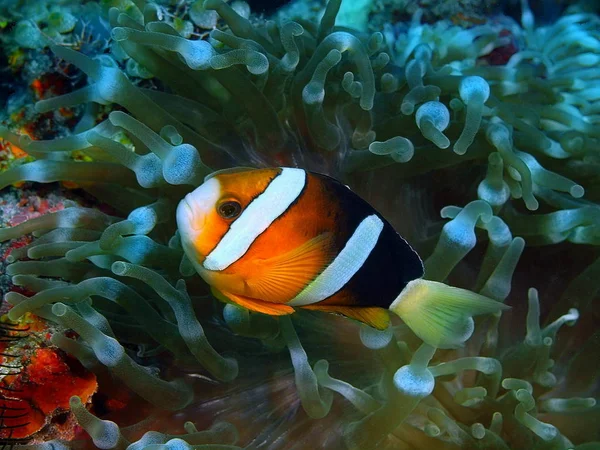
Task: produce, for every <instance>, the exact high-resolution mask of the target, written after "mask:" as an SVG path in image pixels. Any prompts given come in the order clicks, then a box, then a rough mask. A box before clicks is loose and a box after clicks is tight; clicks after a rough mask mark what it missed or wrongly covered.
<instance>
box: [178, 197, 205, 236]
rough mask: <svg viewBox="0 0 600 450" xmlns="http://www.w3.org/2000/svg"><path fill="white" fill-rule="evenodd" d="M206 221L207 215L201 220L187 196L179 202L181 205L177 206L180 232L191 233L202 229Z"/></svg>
mask: <svg viewBox="0 0 600 450" xmlns="http://www.w3.org/2000/svg"><path fill="white" fill-rule="evenodd" d="M205 221H206V217H205V216H203V217H202V220H199V218H198V215H197V214H195V213H194V209H193V208H192V206H191V205H190V202H189V199H188V198H187V196H186V197H185V198H184V199H182V200H181V201H180V202H179V206H178V207H177V228H179V231H180V233H182V234H190V233H192V232H198V231H201V230H202V229H203V228H204V224H205Z"/></svg>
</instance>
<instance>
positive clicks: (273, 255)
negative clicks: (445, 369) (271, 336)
mask: <svg viewBox="0 0 600 450" xmlns="http://www.w3.org/2000/svg"><path fill="white" fill-rule="evenodd" d="M177 226H178V230H179V234H180V237H181V243H182V246H183V249H184V252H185V254H186V256H187V258H188V259H189V260H190V261H191V263H192V264H193V265H194V267H195V269H196V271H197V272H198V273H199V274H200V276H201V277H202V278H203V279H204V280H205V281H206V282H207V283H208V284H209V285H210V286H211V289H212V291H213V293H214V295H215V296H216V297H217V298H218V299H220V300H222V301H225V302H231V303H234V304H237V305H239V306H241V307H243V308H246V309H248V310H250V311H255V312H259V313H263V314H268V315H273V316H280V315H286V314H292V313H293V312H294V311H295V309H296V308H304V309H312V310H318V311H325V312H330V313H337V314H342V315H344V316H346V317H349V318H351V319H355V320H358V321H360V322H363V323H365V324H367V325H369V326H371V327H374V328H377V329H380V330H382V329H385V328H386V327H387V326H388V325H389V321H390V319H389V310H391V311H393V312H394V313H396V314H397V315H399V316H400V317H401V318H402V319H403V320H404V322H405V323H406V324H407V325H408V326H409V327H410V328H411V329H412V330H413V331H414V332H415V333H416V334H417V335H418V336H419V337H420V338H421V339H423V340H424V341H425V342H427V343H429V344H431V345H434V346H436V347H443V348H449V347H456V346H459V345H461V344H462V343H463V342H464V341H465V340H466V339H467V338H468V337H470V335H471V334H472V332H473V320H472V318H471V316H473V315H475V314H484V313H490V312H496V311H499V310H501V309H502V308H503V307H504V305H502V304H501V303H498V302H496V301H493V300H490V299H487V298H485V297H482V296H479V295H477V294H474V293H472V292H470V291H466V290H463V289H458V288H452V287H450V286H446V285H445V284H442V283H437V282H433V281H426V280H423V279H421V277H422V276H423V263H422V261H421V258H420V257H419V255H418V254H417V252H416V251H415V250H414V249H413V248H412V247H411V246H410V245H409V244H408V242H407V241H406V240H405V239H404V238H402V236H400V235H399V234H398V233H397V232H396V231H395V230H394V228H393V227H392V226H391V225H390V224H389V222H388V221H387V220H385V218H383V217H382V216H381V214H379V213H378V212H377V211H376V210H375V209H374V208H373V207H372V206H370V205H369V204H368V203H367V202H366V201H365V200H363V199H362V198H360V197H359V196H358V195H357V194H355V193H354V192H352V191H351V190H350V188H349V187H347V186H345V185H343V184H342V183H340V182H339V181H337V180H335V179H333V178H331V177H328V176H326V175H321V174H317V173H311V172H307V171H305V170H303V169H296V168H268V169H247V168H237V169H226V170H222V171H218V172H216V173H214V174H211V175H209V176H208V177H207V178H206V179H205V181H204V183H203V184H202V185H201V186H199V187H198V188H196V189H195V190H194V191H192V192H190V193H189V194H187V195H186V196H185V198H184V199H183V200H182V201H181V202H180V204H179V205H178V207H177Z"/></svg>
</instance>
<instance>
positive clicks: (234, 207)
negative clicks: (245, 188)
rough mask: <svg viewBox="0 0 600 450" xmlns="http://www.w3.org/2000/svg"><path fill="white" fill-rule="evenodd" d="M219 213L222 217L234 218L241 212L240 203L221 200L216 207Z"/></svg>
mask: <svg viewBox="0 0 600 450" xmlns="http://www.w3.org/2000/svg"><path fill="white" fill-rule="evenodd" d="M218 211H219V215H220V216H221V217H223V218H224V219H235V218H236V217H237V216H239V215H240V213H241V212H242V205H240V204H239V203H238V202H236V201H233V200H230V201H228V202H223V203H221V204H220V205H219V208H218Z"/></svg>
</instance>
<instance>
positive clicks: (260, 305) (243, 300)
mask: <svg viewBox="0 0 600 450" xmlns="http://www.w3.org/2000/svg"><path fill="white" fill-rule="evenodd" d="M211 290H212V292H213V295H214V296H215V297H216V298H217V299H219V300H221V301H222V302H226V303H228V302H231V303H235V304H236V305H239V306H241V307H242V308H246V309H247V310H249V311H254V312H259V313H262V314H267V315H269V316H285V315H287V314H292V313H293V312H294V308H292V307H291V306H288V305H285V304H283V303H270V302H262V301H260V300H255V299H253V298H248V297H243V296H241V295H235V294H230V293H229V292H221V291H218V290H216V289H214V288H213V289H211Z"/></svg>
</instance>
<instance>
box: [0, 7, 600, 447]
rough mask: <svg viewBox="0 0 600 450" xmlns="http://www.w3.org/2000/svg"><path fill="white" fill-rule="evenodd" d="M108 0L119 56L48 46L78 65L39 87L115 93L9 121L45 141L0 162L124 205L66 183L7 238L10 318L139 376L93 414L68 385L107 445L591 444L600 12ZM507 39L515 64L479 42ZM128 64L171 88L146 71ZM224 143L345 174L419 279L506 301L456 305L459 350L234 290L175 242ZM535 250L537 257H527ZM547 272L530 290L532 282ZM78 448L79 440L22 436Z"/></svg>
mask: <svg viewBox="0 0 600 450" xmlns="http://www.w3.org/2000/svg"><path fill="white" fill-rule="evenodd" d="M103 3H105V4H107V5H108V6H113V5H114V6H113V7H111V8H110V9H108V12H107V13H108V20H109V22H110V27H111V37H112V42H111V55H112V56H110V55H101V56H99V57H96V58H92V57H90V56H88V55H86V54H85V53H82V52H77V51H75V50H73V49H70V48H68V47H66V46H61V45H60V42H55V43H54V44H52V45H51V47H50V48H51V50H52V52H53V53H54V54H55V55H56V56H57V57H59V58H62V59H64V61H65V63H68V64H71V65H74V66H76V67H77V68H78V69H79V70H81V71H82V72H83V73H85V75H86V76H87V84H85V85H84V86H82V87H81V88H79V89H77V90H74V91H72V92H70V93H67V94H65V95H60V96H56V97H51V98H44V99H43V100H41V101H39V102H38V103H37V104H36V106H35V109H36V111H37V112H39V113H47V112H49V111H52V110H56V109H59V108H67V107H73V106H75V105H79V104H86V105H87V106H86V108H91V110H92V111H93V110H94V108H95V107H94V106H93V105H102V107H106V108H112V109H113V111H112V112H110V114H109V115H108V117H107V118H106V119H105V120H103V121H101V122H100V123H98V124H96V123H94V121H93V120H87V121H85V122H84V123H83V124H82V125H81V126H78V127H77V129H76V132H75V133H73V134H71V135H68V136H65V137H60V138H57V139H53V140H32V139H31V138H30V137H28V136H18V135H17V134H15V133H14V132H13V131H11V130H9V129H8V128H2V129H0V136H1V137H2V138H3V139H5V140H6V141H8V142H10V143H11V145H14V146H17V147H19V148H21V149H23V150H24V151H25V152H27V153H28V154H29V155H32V156H33V157H35V158H36V160H35V161H32V162H26V163H25V164H22V165H19V166H17V167H14V168H11V169H10V170H8V171H6V172H4V173H2V174H0V186H1V187H5V186H8V185H10V184H12V183H15V182H19V181H34V182H43V183H48V182H54V181H71V182H75V183H77V185H78V186H80V187H81V189H83V190H84V191H86V192H87V193H89V194H91V195H93V196H94V197H95V198H97V199H98V200H99V201H101V202H103V203H105V204H107V205H109V206H110V207H111V208H112V211H111V212H103V211H99V210H98V209H95V208H89V207H82V206H75V205H72V204H68V205H65V206H68V207H66V208H64V209H62V210H59V211H54V212H50V213H48V214H45V215H42V216H39V217H35V218H32V219H30V220H28V221H25V222H22V223H19V224H15V225H16V226H13V227H12V228H4V229H1V230H0V240H2V241H6V240H10V239H16V238H20V237H21V236H24V235H29V234H33V236H35V239H33V240H32V241H31V242H30V243H28V244H27V245H26V246H24V247H21V248H19V249H16V250H13V253H12V254H11V255H10V256H9V259H10V261H11V262H12V263H11V264H10V265H9V266H8V267H7V269H6V272H7V274H8V275H10V276H12V277H13V278H12V280H13V282H14V283H15V284H16V285H18V286H21V287H22V288H24V289H27V290H29V291H31V292H32V293H33V295H31V296H26V295H24V294H23V293H19V292H10V293H8V294H7V295H6V300H7V301H8V302H9V303H10V304H11V305H13V307H12V309H11V310H10V311H9V313H8V317H9V319H11V320H18V319H19V317H21V316H22V315H23V314H27V313H31V312H33V313H35V314H36V315H38V316H40V317H42V318H44V319H46V320H48V321H50V322H53V323H56V324H58V325H59V326H60V327H62V328H60V329H62V330H73V331H74V332H75V333H76V336H73V335H69V336H67V335H65V334H64V333H63V332H56V333H54V334H53V336H52V337H51V343H52V344H53V345H54V346H56V347H58V348H60V349H62V350H63V351H65V352H67V353H69V354H71V355H73V356H74V357H76V358H77V359H78V360H79V361H80V362H81V364H82V365H83V366H84V367H85V368H86V369H88V370H90V371H92V372H94V373H95V374H96V376H97V377H98V379H99V386H100V389H102V386H103V383H105V386H106V385H109V386H110V385H111V383H112V384H116V385H124V386H126V387H127V388H128V389H129V390H130V391H131V392H133V393H134V394H135V401H133V402H132V404H133V405H134V406H129V405H128V406H127V407H125V408H124V409H126V410H127V411H128V413H129V414H127V415H125V416H123V415H121V416H119V414H118V413H113V414H112V416H111V413H107V414H105V415H103V414H102V412H97V414H98V415H99V417H95V416H94V415H92V414H90V413H89V412H88V411H87V409H86V408H85V407H84V406H83V403H85V402H82V401H81V400H79V399H78V398H76V397H73V398H71V401H70V406H71V409H72V411H73V413H74V414H75V416H76V417H77V419H78V421H79V423H80V424H81V426H82V427H83V428H84V429H85V430H86V431H87V433H88V434H89V435H90V436H91V438H92V440H93V443H94V445H96V446H98V447H100V448H126V447H129V448H142V447H144V446H146V445H148V446H149V447H148V448H195V447H196V446H198V448H202V445H205V444H206V445H207V446H208V447H207V448H212V447H210V446H211V445H213V444H214V448H234V447H233V446H235V445H240V446H255V447H258V446H269V447H270V448H290V447H292V446H293V445H294V443H295V442H297V440H299V439H302V443H303V445H304V446H306V447H310V446H315V447H328V448H342V447H343V446H346V447H348V448H360V449H367V448H425V449H427V448H447V449H455V448H463V449H466V448H497V449H507V448H515V449H521V448H522V449H530V448H538V449H569V448H581V449H585V448H594V446H597V445H600V444H598V441H599V440H600V436H599V435H598V430H597V427H595V428H594V426H593V424H594V420H595V419H596V420H597V414H598V409H597V407H596V406H595V400H594V398H593V397H594V396H597V395H598V388H597V377H598V374H599V373H600V368H599V367H597V363H596V365H595V366H592V367H588V368H587V370H581V368H582V367H583V366H585V361H586V360H596V361H597V356H598V349H597V345H596V347H594V345H591V344H590V345H587V346H584V345H582V348H581V351H580V352H579V353H578V354H576V355H575V356H571V355H569V352H568V348H569V347H568V345H567V344H570V345H576V343H577V342H578V340H581V339H582V338H581V336H579V335H577V334H574V333H573V332H570V330H563V329H562V328H561V327H563V325H574V324H575V322H577V321H580V322H583V324H584V325H585V324H586V323H587V324H588V325H587V326H588V327H589V323H590V319H593V312H592V311H593V308H592V304H593V301H594V299H596V298H597V296H598V285H597V283H596V282H595V280H596V276H597V273H598V270H599V261H600V260H599V259H598V252H597V245H598V242H599V239H598V236H599V232H600V221H599V211H600V209H599V207H598V202H599V200H600V190H599V189H598V186H599V184H598V181H599V180H598V169H599V167H600V165H599V164H600V162H599V161H600V160H599V159H598V149H599V138H600V132H599V131H598V126H597V125H598V122H599V115H598V111H599V109H598V105H599V102H600V96H599V95H598V89H597V87H596V86H595V84H597V82H598V78H599V77H600V74H599V73H598V70H597V65H598V59H599V57H600V56H599V55H600V36H599V35H598V25H599V20H598V18H597V17H596V16H592V15H588V14H583V13H581V14H571V15H566V16H564V17H562V18H561V19H560V20H558V21H557V22H556V23H554V24H552V25H548V26H543V27H535V25H534V23H533V15H532V14H531V13H530V11H529V10H528V9H525V10H524V14H523V20H522V24H523V26H522V27H519V26H517V25H516V24H514V26H513V27H512V28H511V35H510V36H506V35H505V34H504V33H503V30H504V27H501V26H497V25H495V24H482V25H478V26H475V27H472V28H468V29H464V28H460V27H458V26H455V25H453V24H451V23H450V22H446V21H441V22H437V23H435V24H433V25H426V24H421V23H420V20H419V18H420V14H419V13H418V12H417V13H416V15H415V17H414V19H413V21H412V22H411V24H410V25H409V26H408V27H407V28H406V29H400V28H394V27H390V28H388V29H387V30H386V33H385V38H384V35H383V34H381V33H374V34H372V35H370V36H365V35H363V34H361V33H358V32H354V31H352V30H349V29H343V28H336V27H335V26H334V23H335V18H336V14H337V12H338V10H339V8H340V1H339V0H332V1H330V2H329V3H328V5H327V9H326V11H325V14H324V16H323V18H322V20H321V21H320V23H312V22H309V21H301V22H295V21H283V22H275V21H268V20H266V21H258V20H257V19H253V20H250V19H248V17H246V16H245V14H244V13H243V11H242V14H240V13H239V12H237V11H236V9H234V8H233V5H231V6H230V5H228V4H227V3H224V2H222V1H221V0H206V1H204V3H203V4H202V9H203V11H204V12H206V11H215V12H216V13H217V14H218V15H219V16H220V17H221V19H222V21H223V22H224V24H225V25H224V26H222V27H220V28H218V29H215V30H213V31H212V32H211V33H210V36H209V37H208V38H207V39H199V37H200V36H199V35H195V34H188V33H187V31H185V26H184V27H183V28H179V29H178V28H177V24H176V23H175V21H174V20H172V18H171V19H169V20H168V21H165V20H161V19H164V15H163V14H162V12H163V9H161V7H160V6H158V5H156V4H154V3H151V2H145V1H143V0H140V1H135V2H131V1H127V0H125V1H122V2H103ZM238 6H239V5H238ZM196 12H197V11H196ZM59 22H60V21H59ZM257 23H259V24H260V25H261V26H258V25H257ZM59 25H60V24H59ZM188 31H189V30H188ZM184 35H185V36H186V37H184ZM27 39H30V40H31V42H30V44H31V45H34V44H36V41H35V39H34V37H32V36H29V37H27ZM513 40H514V41H515V42H517V43H518V45H517V46H515V49H514V50H515V51H511V52H506V53H503V54H502V55H504V56H507V57H508V58H509V59H508V61H500V62H506V64H500V65H493V64H490V60H489V59H488V57H489V55H492V54H493V52H494V51H495V50H498V49H506V46H507V45H508V44H510V43H512V41H513ZM384 41H387V43H386V42H384ZM28 42H29V41H28ZM496 56H497V55H496ZM129 61H133V62H134V63H135V64H137V67H138V69H139V70H140V71H142V70H143V71H145V72H144V73H146V72H147V74H151V75H153V79H154V80H155V82H156V83H157V84H156V85H152V87H148V85H139V84H138V83H136V82H134V81H136V78H135V77H131V75H132V72H131V71H129V72H128V71H127V66H131V64H132V63H129ZM142 68H143V69H142ZM138 73H139V72H138ZM128 74H129V76H128ZM157 86H161V87H163V89H156V87H157ZM89 105H92V107H90V106H89ZM96 111H97V109H96ZM72 152H79V154H82V155H84V157H83V158H80V160H79V161H76V160H73V159H72V158H71V155H72ZM234 164H235V165H249V166H254V167H262V166H269V165H292V166H301V167H304V168H307V169H310V170H316V171H320V172H325V173H328V174H331V175H333V176H335V177H337V178H339V179H342V180H343V181H345V182H348V183H349V184H350V185H351V186H352V187H353V188H355V189H356V190H357V191H358V192H360V193H362V194H363V195H364V196H365V197H368V198H370V197H373V199H372V200H373V203H374V204H376V205H377V206H382V208H381V209H382V211H383V212H384V214H385V215H386V216H388V217H390V220H392V221H393V222H394V223H395V224H398V228H399V229H400V230H401V231H402V232H403V233H404V232H405V233H404V234H406V235H407V236H408V237H409V240H410V241H411V242H414V243H415V246H416V247H417V249H418V250H419V252H420V254H421V255H422V256H423V257H424V260H425V278H427V279H429V280H432V281H445V282H447V283H449V284H454V285H459V286H461V287H466V288H470V289H472V290H473V292H474V293H479V294H481V295H485V296H487V297H490V298H492V299H494V300H496V301H498V302H504V301H506V302H508V303H509V304H511V305H512V306H513V310H514V312H509V313H508V314H507V315H509V317H510V319H509V320H506V319H504V318H501V317H500V316H497V315H495V316H493V317H488V318H484V319H478V320H477V321H476V322H472V321H465V333H466V332H467V331H468V332H471V331H472V329H473V327H475V333H474V337H473V338H472V339H471V340H470V341H469V342H467V344H466V346H465V347H463V348H460V349H458V350H444V349H443V348H444V347H446V346H448V344H451V343H448V342H440V343H439V347H440V348H434V347H431V346H429V345H426V344H423V343H422V342H421V340H420V339H419V338H418V337H417V336H415V335H414V334H412V333H411V332H410V330H409V329H408V328H407V326H406V325H404V324H401V323H398V322H396V323H394V326H393V327H391V328H389V329H388V330H386V331H383V332H377V331H375V330H372V329H369V328H368V327H364V326H359V325H357V324H355V323H354V322H351V321H348V320H345V319H343V318H339V317H333V316H330V315H327V314H324V313H316V312H299V313H297V314H294V316H293V317H292V318H289V317H283V318H280V319H274V318H271V317H266V316H262V315H260V314H254V313H249V312H248V311H246V310H244V309H241V308H238V307H236V306H233V305H227V306H223V305H221V304H219V303H218V302H217V301H216V300H215V299H214V298H212V297H211V296H210V294H209V290H208V288H207V286H206V285H204V284H203V283H202V282H201V281H200V280H199V278H198V276H196V274H195V272H194V269H193V266H192V264H191V262H190V261H188V260H187V259H186V258H185V257H184V256H183V251H182V249H181V244H180V242H179V237H178V234H177V230H176V225H175V220H174V208H175V206H176V205H177V203H178V201H179V200H180V199H181V198H182V197H183V196H184V195H185V194H186V193H188V192H190V191H191V190H192V189H193V188H194V187H195V186H197V185H198V184H199V183H201V182H202V180H203V178H204V177H205V176H206V175H207V174H209V173H210V172H212V171H213V170H216V169H221V168H226V167H230V166H231V165H234ZM365 181H366V182H365ZM423 185H425V187H423ZM402 186H410V187H412V188H414V189H415V191H412V192H418V191H419V189H420V190H421V193H422V195H423V196H425V197H426V198H427V202H428V205H429V206H428V207H427V208H426V209H431V208H438V207H439V206H445V207H444V208H443V209H442V210H441V215H442V218H443V219H445V222H443V223H441V222H440V221H439V220H437V219H436V220H433V219H432V218H431V217H427V220H426V219H425V218H426V211H422V209H423V208H416V207H415V208H414V209H413V210H411V212H410V214H408V215H406V214H405V213H404V211H403V209H402V208H403V206H402V205H398V202H397V201H396V198H400V196H399V195H398V192H399V191H400V189H401V188H402ZM373 192H375V194H373ZM415 196H418V195H415ZM404 198H406V199H407V200H406V201H407V202H410V199H409V196H405V197H404ZM386 202H387V203H386ZM389 203H391V206H390V204H389ZM386 205H387V206H386ZM412 205H414V203H413V204H412ZM409 206H410V203H409ZM420 219H423V220H420ZM446 219H447V220H446ZM411 225H412V226H411ZM557 244H560V245H557ZM546 249H552V250H554V249H557V250H556V251H559V250H561V249H562V253H558V254H555V255H554V256H553V257H554V258H559V257H565V255H566V257H567V258H572V262H571V264H565V265H568V266H569V267H565V268H564V271H563V272H561V273H562V274H564V276H563V277H562V278H561V280H560V281H559V282H555V281H552V280H548V278H550V277H553V274H550V275H549V274H548V273H544V272H543V270H544V269H546V268H547V267H548V266H546V265H545V264H546V263H547V261H546V259H545V257H544V255H548V253H544V252H545V251H546ZM557 255H558V256H557ZM573 255H576V256H573ZM524 260H525V261H529V264H530V265H531V268H528V269H527V270H519V269H522V267H517V265H518V264H523V261H524ZM560 264H561V262H558V264H557V263H556V262H554V265H553V266H551V270H555V271H556V270H562V268H560V267H558V268H557V266H560ZM537 266H539V268H538V267H537ZM522 272H523V273H524V275H522ZM567 275H568V276H567ZM529 276H530V277H531V278H530V279H527V280H524V278H523V277H529ZM561 283H562V284H561ZM538 284H539V285H538ZM532 286H535V287H536V288H538V289H539V294H538V291H537V290H536V289H530V290H529V291H527V292H528V293H527V295H526V288H529V287H532ZM560 292H564V293H563V294H562V297H559V296H560ZM540 297H541V298H542V302H541V304H540V300H539V298H540ZM525 298H527V302H525ZM525 303H527V317H526V318H522V319H523V323H525V324H526V333H525V334H524V336H520V334H519V333H518V332H515V331H514V327H515V324H517V323H519V312H520V311H522V310H523V309H524V308H522V307H521V306H522V305H523V304H525ZM574 306H576V307H577V309H574V308H573V307H574ZM542 309H543V311H544V314H543V315H542ZM548 310H549V311H550V312H548ZM542 316H543V317H546V318H543V317H542ZM543 321H547V322H548V323H547V324H546V325H543V323H542V322H543ZM592 327H593V321H592ZM592 331H594V330H592ZM586 332H588V334H587V335H585V333H586ZM559 333H560V336H563V335H564V336H565V339H564V341H566V343H562V342H561V341H559V340H558V339H557V336H559ZM582 333H583V334H582V335H583V336H584V338H585V337H589V336H590V333H589V330H588V329H587V328H586V327H585V326H584V327H583V331H582ZM594 336H596V337H595V339H597V332H596V334H595V335H594ZM591 342H594V341H591ZM594 355H595V359H594ZM290 360H291V364H290ZM555 361H556V362H555ZM350 405H352V407H350ZM105 416H107V417H105ZM138 421H139V423H137V424H135V422H138ZM215 421H217V422H216V423H215ZM187 422H193V423H194V424H197V426H198V429H208V428H209V427H210V426H211V425H212V426H213V428H210V429H209V430H208V431H197V430H198V429H197V428H195V426H192V425H191V424H190V423H187ZM223 422H227V423H228V424H224V423H223ZM575 423H577V424H579V425H575ZM184 424H185V427H184ZM249 424H252V426H249ZM586 426H587V429H585V430H584V431H581V429H582V428H584V427H586ZM234 428H235V430H234ZM148 430H154V431H148ZM144 432H148V434H145V435H144ZM142 436H143V437H142ZM150 442H152V444H150ZM80 443H81V442H80ZM67 445H79V444H75V443H65V442H59V441H56V442H48V443H45V444H39V445H37V446H36V445H29V446H24V448H51V447H52V446H56V447H60V446H63V447H64V446H67ZM81 445H85V443H82V444H81ZM154 445H156V447H154Z"/></svg>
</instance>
